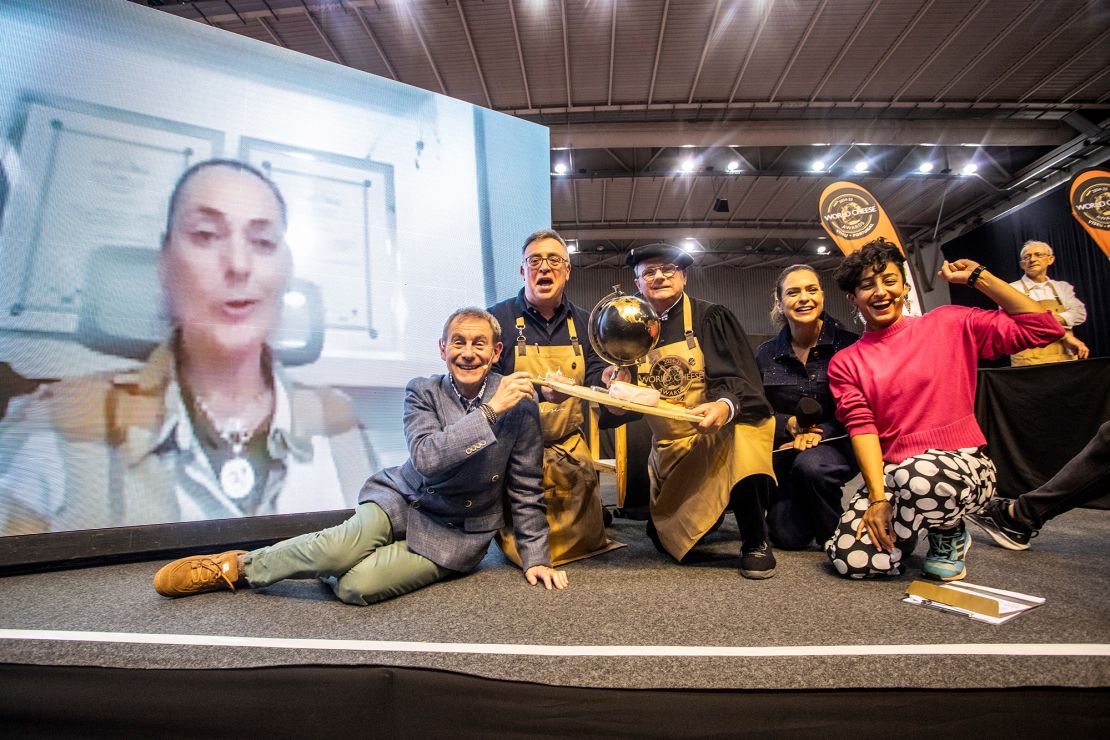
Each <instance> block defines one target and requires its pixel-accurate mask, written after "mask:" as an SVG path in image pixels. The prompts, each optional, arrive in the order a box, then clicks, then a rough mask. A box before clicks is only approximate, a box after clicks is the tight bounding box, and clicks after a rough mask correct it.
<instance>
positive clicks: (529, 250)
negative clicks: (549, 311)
mask: <svg viewBox="0 0 1110 740" xmlns="http://www.w3.org/2000/svg"><path fill="white" fill-rule="evenodd" d="M541 257H543V258H555V260H556V261H557V262H558V261H561V262H562V264H560V265H559V266H558V267H553V266H552V265H551V263H550V262H549V261H548V260H547V259H544V260H541V261H540V263H539V264H538V265H536V266H535V267H532V266H530V265H529V264H528V261H529V260H530V259H539V258H541ZM520 275H521V277H523V278H524V297H525V298H527V299H528V302H529V303H531V304H532V305H533V306H537V307H540V306H552V307H553V306H556V305H558V304H559V302H560V301H562V300H563V290H565V289H566V286H567V280H568V279H569V278H570V254H569V253H568V252H567V248H566V247H564V246H563V245H562V244H560V243H559V240H558V239H552V238H551V237H548V238H546V239H537V240H536V241H534V242H532V243H531V244H529V245H528V246H527V247H525V249H524V258H523V261H522V263H521V266H520Z"/></svg>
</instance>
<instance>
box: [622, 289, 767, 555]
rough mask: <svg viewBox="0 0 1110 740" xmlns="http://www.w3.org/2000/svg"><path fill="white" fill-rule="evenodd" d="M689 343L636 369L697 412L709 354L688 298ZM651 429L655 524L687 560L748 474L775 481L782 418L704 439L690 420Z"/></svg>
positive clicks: (660, 350) (666, 396) (663, 421)
mask: <svg viewBox="0 0 1110 740" xmlns="http://www.w3.org/2000/svg"><path fill="white" fill-rule="evenodd" d="M682 325H683V330H684V332H685V336H684V338H683V339H680V340H679V341H677V342H672V343H671V344H666V345H663V346H662V347H657V348H656V349H654V350H652V352H651V353H650V354H649V355H648V357H647V360H646V362H643V363H641V364H640V365H639V366H638V367H637V373H638V378H637V382H638V383H639V384H640V385H645V386H648V387H651V388H655V389H656V390H657V391H659V393H660V394H661V396H662V398H663V400H664V401H669V402H671V403H674V404H678V405H681V406H685V407H686V408H694V407H695V406H698V405H700V404H702V403H705V402H706V401H708V400H709V399H708V398H707V397H706V382H705V356H704V355H703V354H702V351H701V348H700V347H699V346H698V340H697V338H696V337H695V336H694V332H693V329H692V312H691V310H690V299H689V297H687V296H686V295H685V294H683V296H682ZM645 418H646V419H647V422H648V426H650V427H651V431H652V437H653V439H652V450H651V455H650V457H649V458H648V474H649V476H650V478H651V518H652V521H653V522H654V523H655V529H656V531H657V532H658V533H659V540H660V542H662V543H663V547H664V548H666V550H667V552H669V553H670V554H671V555H673V556H674V557H675V558H676V559H678V560H681V559H682V558H683V557H684V556H685V555H686V553H687V552H689V551H690V548H692V547H693V546H694V545H695V544H697V542H698V540H700V539H701V538H702V537H703V536H704V535H705V533H706V532H708V531H709V530H710V529H711V528H712V527H713V525H714V524H716V523H717V520H718V519H720V518H721V514H723V513H724V511H725V509H726V508H728V504H729V494H730V493H731V492H732V488H733V486H735V485H736V484H737V483H738V482H740V481H741V480H743V479H744V478H746V477H748V476H749V475H756V474H764V475H769V476H771V477H772V478H774V477H775V472H774V469H773V467H772V465H771V448H772V446H773V444H774V438H775V419H774V417H770V418H768V419H765V420H764V421H762V422H759V423H758V424H734V423H728V424H725V425H724V426H723V427H722V428H721V429H720V430H719V431H718V432H717V433H716V434H698V433H697V427H696V425H694V424H692V423H691V422H688V421H680V420H676V419H667V418H663V417H661V416H647V417H645Z"/></svg>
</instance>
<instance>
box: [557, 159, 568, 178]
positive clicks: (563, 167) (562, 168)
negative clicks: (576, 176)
mask: <svg viewBox="0 0 1110 740" xmlns="http://www.w3.org/2000/svg"><path fill="white" fill-rule="evenodd" d="M555 174H556V175H565V174H567V163H566V162H556V163H555Z"/></svg>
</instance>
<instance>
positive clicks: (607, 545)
mask: <svg viewBox="0 0 1110 740" xmlns="http://www.w3.org/2000/svg"><path fill="white" fill-rule="evenodd" d="M570 271H571V266H570V253H569V251H568V249H567V244H566V241H564V240H563V237H561V236H560V235H559V234H558V232H556V231H553V230H551V229H542V230H540V231H537V232H535V233H533V234H530V235H528V237H527V238H526V239H525V240H524V251H523V259H522V260H521V267H520V275H521V277H522V278H523V279H524V287H523V288H521V290H520V292H519V293H518V294H517V295H516V296H514V297H513V298H509V299H508V300H505V301H502V302H500V303H498V304H497V305H495V306H491V307H490V309H489V311H490V313H492V314H493V315H494V316H495V317H497V320H498V321H499V322H500V323H501V326H503V327H504V331H505V351H504V352H502V353H501V359H500V360H498V362H497V363H496V364H495V365H494V367H493V369H494V370H495V371H496V372H499V373H502V374H505V373H508V374H511V373H513V372H518V371H526V372H529V373H531V374H532V376H533V377H537V378H542V377H544V376H548V375H549V376H552V377H553V378H555V379H558V380H559V381H561V382H564V383H571V384H575V385H585V386H587V387H589V386H596V385H602V384H606V385H607V384H608V382H609V381H610V380H611V378H610V376H611V375H613V374H614V372H615V371H614V370H613V369H611V368H608V367H607V365H606V363H605V361H604V360H602V359H601V358H600V357H598V355H597V353H596V352H594V350H593V347H592V346H591V345H590V342H589V339H588V337H587V329H588V326H589V314H588V313H587V312H586V311H583V310H582V309H580V308H578V307H577V306H575V305H574V304H573V303H571V302H570V301H569V300H567V298H566V295H565V293H566V286H567V281H568V279H569V278H570ZM540 394H541V398H540V426H541V427H542V429H543V444H544V450H543V471H544V477H543V487H544V503H546V504H547V521H548V525H549V527H550V534H549V535H548V542H549V544H550V547H551V559H552V562H553V563H554V564H555V565H561V564H563V563H569V562H571V561H573V560H579V559H581V558H586V557H590V556H593V555H599V554H601V553H603V552H608V551H609V550H611V549H613V548H616V547H620V546H621V545H620V544H619V543H617V542H613V541H611V540H610V539H609V538H608V537H607V536H606V534H605V521H604V514H605V512H604V511H603V509H602V505H601V493H600V490H599V486H598V479H597V472H596V471H595V470H594V467H593V461H592V459H591V456H590V450H589V445H588V444H587V443H586V440H585V439H584V438H583V436H582V424H583V421H584V417H583V413H582V401H580V400H579V399H577V398H572V397H569V396H566V395H564V394H561V393H558V392H556V391H554V390H552V389H550V388H541V389H540ZM498 542H499V544H500V545H501V548H502V550H504V552H505V555H506V557H508V558H509V559H510V560H513V561H514V562H515V561H516V560H517V559H518V557H519V556H518V555H517V552H516V545H515V543H514V541H513V536H512V530H511V529H508V528H506V529H505V530H504V531H503V532H502V533H501V536H500V537H499V538H498Z"/></svg>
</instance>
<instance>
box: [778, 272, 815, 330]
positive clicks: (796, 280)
mask: <svg viewBox="0 0 1110 740" xmlns="http://www.w3.org/2000/svg"><path fill="white" fill-rule="evenodd" d="M781 290H782V295H781V296H780V297H779V305H781V306H782V313H783V316H785V317H786V321H787V323H789V324H790V325H791V326H795V325H801V324H811V323H813V322H815V321H817V320H818V319H819V318H820V316H821V312H822V311H823V310H824V309H825V292H824V291H823V290H821V281H820V280H818V279H817V273H815V272H813V271H812V270H794V271H793V272H791V273H790V274H788V275H787V276H786V277H785V278H784V279H783V281H782V288H781Z"/></svg>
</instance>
